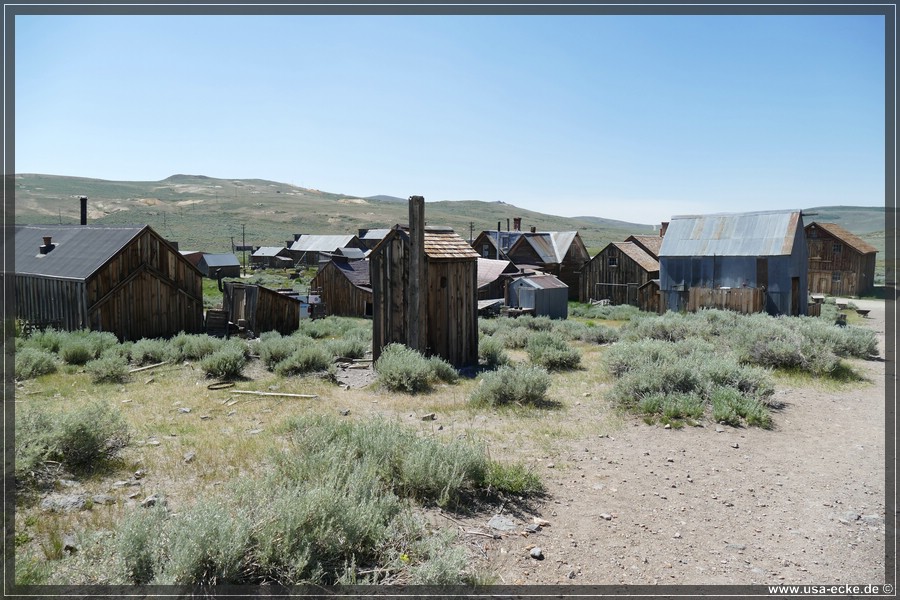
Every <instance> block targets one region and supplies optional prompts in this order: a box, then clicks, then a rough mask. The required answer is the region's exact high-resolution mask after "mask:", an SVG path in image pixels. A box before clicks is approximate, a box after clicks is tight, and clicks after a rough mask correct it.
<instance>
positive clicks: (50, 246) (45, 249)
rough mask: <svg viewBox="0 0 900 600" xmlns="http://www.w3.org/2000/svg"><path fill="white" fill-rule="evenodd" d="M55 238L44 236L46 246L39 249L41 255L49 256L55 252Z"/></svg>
mask: <svg viewBox="0 0 900 600" xmlns="http://www.w3.org/2000/svg"><path fill="white" fill-rule="evenodd" d="M53 248H54V246H53V236H49V235H45V236H44V245H43V246H39V247H38V252H40V253H41V254H49V253H50V251H51V250H53Z"/></svg>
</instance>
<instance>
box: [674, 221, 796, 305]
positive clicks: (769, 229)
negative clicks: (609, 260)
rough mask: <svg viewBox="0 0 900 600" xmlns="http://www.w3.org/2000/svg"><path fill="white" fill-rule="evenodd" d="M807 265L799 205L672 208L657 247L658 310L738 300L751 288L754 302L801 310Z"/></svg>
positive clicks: (721, 303)
mask: <svg viewBox="0 0 900 600" xmlns="http://www.w3.org/2000/svg"><path fill="white" fill-rule="evenodd" d="M808 267H809V258H808V251H807V245H806V234H805V230H804V227H803V215H802V213H801V211H800V210H780V211H762V212H751V213H728V214H725V213H722V214H713V215H686V216H676V217H673V218H672V219H671V221H669V224H668V227H667V229H666V233H665V237H664V238H663V243H662V246H661V247H660V253H659V269H660V272H659V281H660V283H659V287H660V294H661V299H660V300H661V302H662V305H663V309H664V310H674V311H680V310H694V309H696V308H703V307H705V306H720V305H728V304H731V303H736V302H737V301H739V300H740V302H741V303H743V302H744V298H743V297H744V296H748V297H753V298H755V297H756V293H755V292H753V290H754V289H755V290H758V291H759V293H758V295H759V298H760V300H759V304H760V306H758V307H757V309H758V310H760V311H762V310H765V311H766V312H768V313H769V314H772V315H805V314H806V313H807V308H806V307H807V272H808ZM692 290H694V291H695V292H701V291H702V293H693V296H692ZM733 290H734V291H733ZM740 290H747V291H746V293H743V292H740ZM720 296H721V297H720ZM692 297H694V298H703V300H702V301H700V302H699V304H698V303H696V302H693V301H692V300H691V298H692ZM753 302H754V303H755V302H756V300H754V301H753Z"/></svg>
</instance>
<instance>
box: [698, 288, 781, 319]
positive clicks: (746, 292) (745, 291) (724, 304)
mask: <svg viewBox="0 0 900 600" xmlns="http://www.w3.org/2000/svg"><path fill="white" fill-rule="evenodd" d="M765 301H766V294H765V292H764V291H763V290H762V289H760V288H732V289H724V290H723V289H712V288H699V287H694V288H691V289H690V290H688V303H687V310H688V312H697V311H698V310H700V309H702V308H720V309H723V310H732V311H735V312H739V313H741V314H745V315H749V314H752V313H758V312H763V311H764V310H765Z"/></svg>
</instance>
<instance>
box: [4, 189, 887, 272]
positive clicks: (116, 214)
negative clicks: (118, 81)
mask: <svg viewBox="0 0 900 600" xmlns="http://www.w3.org/2000/svg"><path fill="white" fill-rule="evenodd" d="M14 179H15V203H16V206H15V215H16V222H17V223H56V222H65V223H77V222H78V218H79V204H78V197H79V196H87V197H88V198H89V201H88V215H89V219H90V220H91V221H92V222H96V223H107V224H117V223H119V224H121V223H140V224H149V225H151V226H153V228H154V229H156V230H157V231H159V232H160V233H162V234H163V235H164V236H166V237H167V238H168V239H170V240H175V241H178V242H179V244H180V247H181V248H182V249H203V250H205V251H230V248H231V244H232V243H238V244H240V243H242V242H241V240H242V238H243V239H246V243H247V244H253V245H258V246H271V245H279V244H284V243H285V242H286V241H288V240H291V239H293V235H294V234H297V233H357V231H358V229H361V228H386V227H391V226H393V225H395V224H397V223H401V224H402V223H406V222H407V220H408V211H407V205H406V202H407V200H406V199H404V198H398V197H395V196H389V195H376V196H369V197H366V198H361V197H358V196H352V195H348V194H340V193H331V192H324V191H321V190H317V189H311V188H304V187H299V186H296V185H293V184H287V183H282V182H277V181H269V180H265V179H222V178H215V177H208V176H205V175H189V174H181V173H179V174H174V175H171V176H169V177H167V178H166V179H163V180H161V181H108V180H103V179H92V178H86V177H70V176H62V175H41V174H17V175H15V176H14ZM804 212H808V213H816V214H815V215H810V216H808V217H806V218H805V219H804V220H805V222H807V223H809V222H812V221H813V220H819V221H827V222H835V223H839V224H840V225H841V226H843V227H844V228H846V229H847V230H849V231H851V232H852V233H855V234H857V235H859V236H861V237H863V238H864V239H866V240H867V241H870V243H873V244H874V245H875V246H876V247H878V248H879V250H880V251H881V252H882V253H883V252H884V229H885V225H884V214H885V210H884V208H881V207H847V206H831V207H816V208H812V209H804ZM673 214H677V211H676V212H674V213H673ZM516 217H519V218H521V219H522V228H523V229H524V230H527V229H529V228H530V227H535V228H536V229H538V230H539V231H578V232H579V233H580V235H581V237H582V239H583V240H584V242H585V244H586V245H587V246H588V248H589V249H590V250H591V251H592V252H591V253H592V254H594V253H596V252H597V251H599V250H600V249H602V248H603V247H604V246H606V245H607V244H608V243H610V242H613V241H622V240H624V239H625V238H626V237H628V236H629V235H633V234H637V235H652V234H654V233H656V232H657V228H658V227H659V224H658V223H654V224H640V223H628V222H625V221H619V220H615V219H607V218H603V217H599V216H583V217H574V218H568V217H560V216H556V215H549V214H544V213H539V212H535V211H530V210H526V209H522V208H519V207H516V206H514V205H512V204H508V203H505V202H497V201H494V202H488V201H480V200H445V201H429V202H427V203H426V221H427V222H428V223H429V224H435V225H447V226H450V227H452V228H453V229H454V230H455V231H456V232H457V233H458V234H459V235H461V236H462V237H464V238H466V239H469V238H470V237H474V236H475V235H477V234H478V233H480V232H481V231H483V230H488V229H489V230H494V229H496V228H497V224H498V222H499V223H500V227H501V228H502V229H504V230H505V229H506V228H507V227H508V223H509V222H510V221H511V220H512V219H513V218H516ZM879 232H880V235H877V234H878V233H879ZM870 238H871V239H870ZM879 240H880V241H879ZM879 258H880V257H879Z"/></svg>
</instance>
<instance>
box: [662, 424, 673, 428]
mask: <svg viewBox="0 0 900 600" xmlns="http://www.w3.org/2000/svg"><path fill="white" fill-rule="evenodd" d="M663 429H672V426H671V425H669V424H668V423H666V426H665V427H663Z"/></svg>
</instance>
